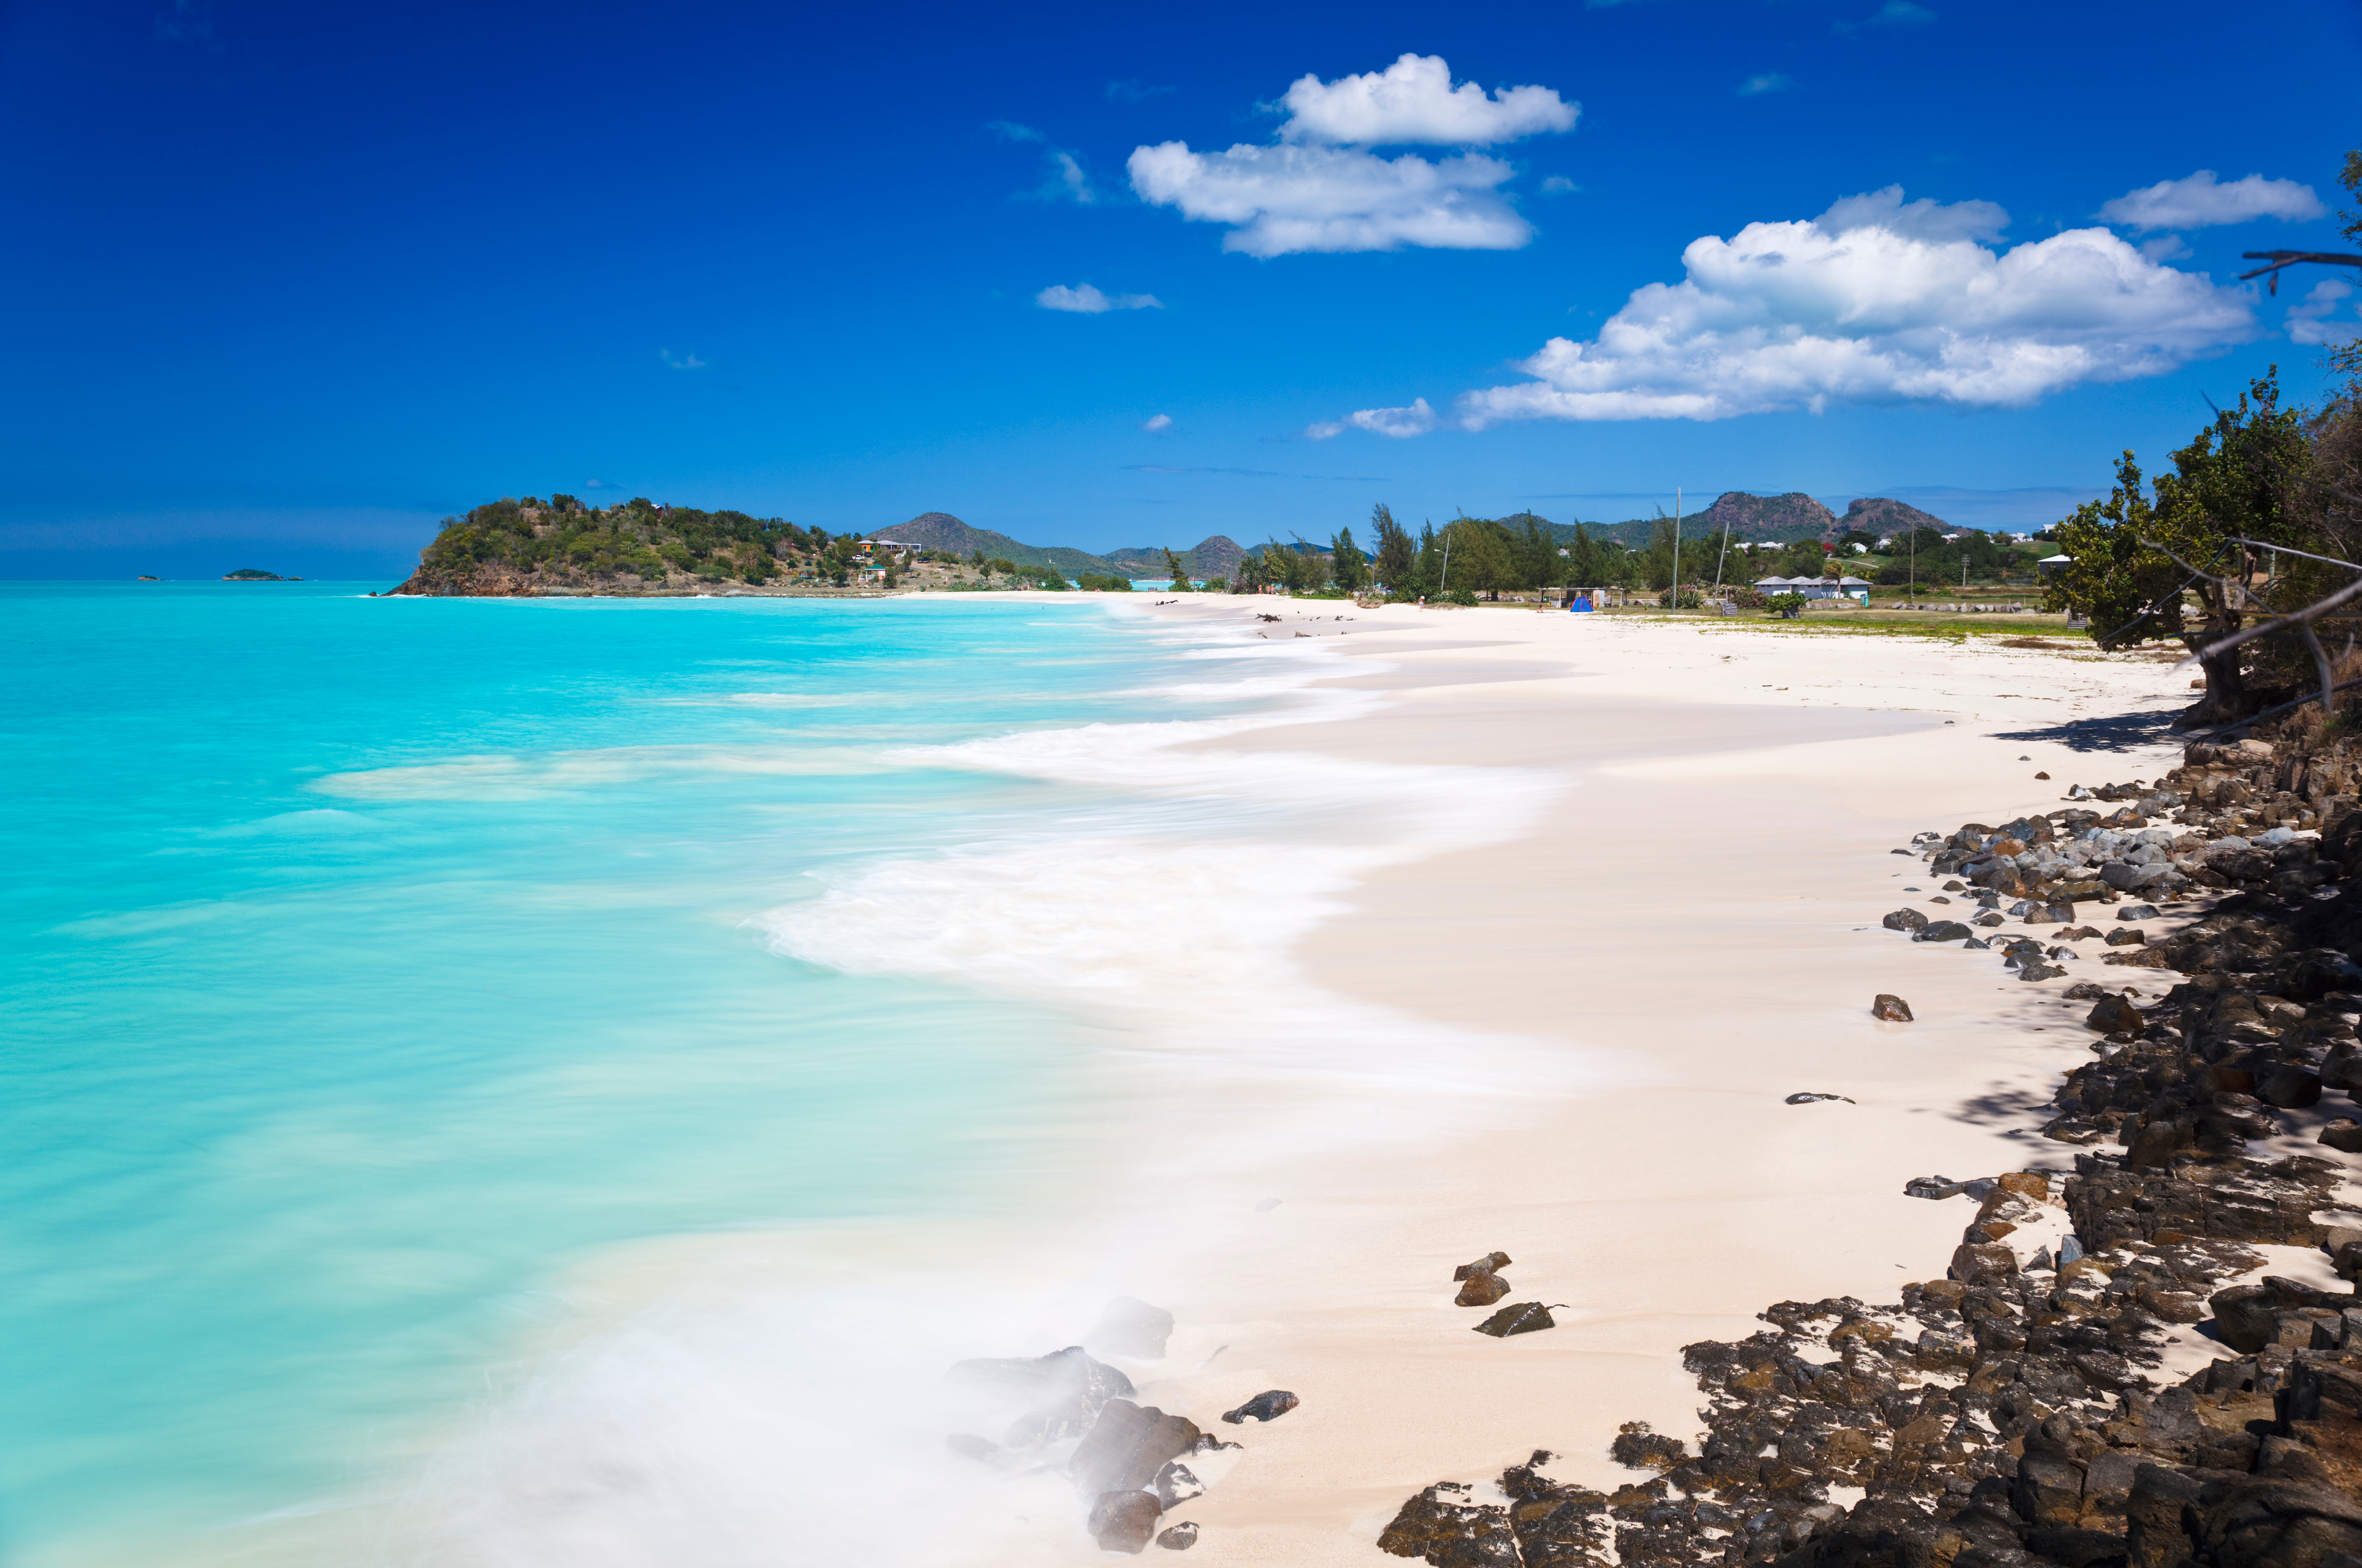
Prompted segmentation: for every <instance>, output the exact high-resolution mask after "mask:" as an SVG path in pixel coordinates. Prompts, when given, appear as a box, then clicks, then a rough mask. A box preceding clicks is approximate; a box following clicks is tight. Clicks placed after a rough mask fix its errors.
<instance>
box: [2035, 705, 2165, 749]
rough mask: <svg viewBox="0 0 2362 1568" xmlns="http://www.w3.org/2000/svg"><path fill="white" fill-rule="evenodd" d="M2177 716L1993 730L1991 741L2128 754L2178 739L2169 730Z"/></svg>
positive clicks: (2151, 714)
mask: <svg viewBox="0 0 2362 1568" xmlns="http://www.w3.org/2000/svg"><path fill="white" fill-rule="evenodd" d="M2181 714H2182V709H2180V708H2178V707H2158V708H2151V709H2149V710H2147V712H2143V713H2119V714H2115V715H2113V716H2111V717H2109V718H2070V719H2069V720H2068V721H2067V722H2066V723H2064V724H2047V725H2045V726H2043V727H2042V728H2041V729H2003V730H1997V731H1995V733H1994V739H1996V740H2021V741H2023V740H2047V741H2053V742H2056V743H2057V744H2058V745H2061V746H2064V747H2066V748H2067V749H2068V750H2069V751H2132V750H2134V749H2135V748H2136V747H2140V746H2154V745H2157V744H2158V743H2160V742H2162V741H2167V740H2174V739H2176V738H2177V737H2179V736H2180V733H2181V731H2180V730H2177V729H2174V728H2173V721H2174V720H2175V719H2177V718H2180V717H2181Z"/></svg>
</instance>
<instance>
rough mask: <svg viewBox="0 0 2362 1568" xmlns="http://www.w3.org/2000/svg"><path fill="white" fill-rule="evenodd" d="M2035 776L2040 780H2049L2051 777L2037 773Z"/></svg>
mask: <svg viewBox="0 0 2362 1568" xmlns="http://www.w3.org/2000/svg"><path fill="white" fill-rule="evenodd" d="M2034 776H2035V777H2036V778H2038V779H2047V778H2048V777H2049V776H2050V775H2049V774H2048V773H2036V774H2035V775H2034Z"/></svg>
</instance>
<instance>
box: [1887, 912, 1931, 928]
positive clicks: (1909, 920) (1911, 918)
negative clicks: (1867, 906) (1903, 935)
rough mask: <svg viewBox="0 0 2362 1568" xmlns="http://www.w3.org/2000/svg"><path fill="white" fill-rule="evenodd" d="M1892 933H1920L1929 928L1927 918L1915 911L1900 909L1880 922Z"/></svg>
mask: <svg viewBox="0 0 2362 1568" xmlns="http://www.w3.org/2000/svg"><path fill="white" fill-rule="evenodd" d="M1879 924H1880V925H1882V926H1883V927H1886V928H1887V929H1888V930H1890V931H1920V930H1925V929H1926V926H1927V917H1926V916H1925V915H1922V914H1920V913H1919V912H1918V911H1917V910H1915V909H1898V910H1895V911H1894V912H1893V914H1891V915H1889V916H1886V918H1885V919H1883V920H1882V921H1880V922H1879Z"/></svg>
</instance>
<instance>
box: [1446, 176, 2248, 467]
mask: <svg viewBox="0 0 2362 1568" xmlns="http://www.w3.org/2000/svg"><path fill="white" fill-rule="evenodd" d="M1880 214H1883V216H1881V215H1880ZM2006 221H2007V214H2003V212H2002V211H2001V210H2000V209H1999V208H1997V207H1994V206H1993V205H1992V203H1982V202H1974V203H1955V204H1953V205H1951V206H1939V205H1937V204H1934V203H1926V202H1914V203H1909V204H1907V205H1906V204H1904V203H1903V201H1902V192H1901V191H1900V190H1899V189H1890V190H1887V191H1881V192H1873V193H1869V194H1865V195H1861V196H1854V197H1849V198H1847V199H1846V200H1844V201H1841V202H1838V203H1836V204H1834V205H1833V206H1831V207H1830V209H1829V210H1828V212H1827V213H1825V214H1822V215H1821V217H1819V218H1818V219H1815V220H1812V221H1809V222H1791V223H1760V224H1749V225H1748V226H1747V227H1746V228H1744V229H1742V230H1740V231H1739V233H1738V236H1736V237H1734V238H1731V239H1727V240H1725V239H1721V238H1718V237H1716V236H1712V235H1708V236H1705V237H1703V238H1700V239H1697V240H1694V241H1692V242H1691V244H1690V246H1689V247H1688V248H1687V249H1686V250H1684V251H1683V253H1682V259H1683V265H1684V266H1685V268H1686V269H1687V272H1688V276H1687V277H1686V278H1684V279H1683V280H1682V281H1681V282H1679V283H1672V284H1666V283H1651V284H1650V285H1648V286H1647V287H1646V288H1643V289H1639V290H1637V291H1634V293H1633V294H1632V297H1631V298H1630V300H1629V301H1628V302H1626V304H1625V306H1624V308H1623V309H1621V310H1619V311H1618V312H1617V313H1616V314H1615V315H1614V316H1612V317H1610V318H1609V319H1608V320H1607V321H1606V323H1604V324H1603V325H1602V326H1601V328H1600V332H1599V335H1598V337H1597V338H1595V339H1594V340H1593V341H1591V342H1589V343H1576V342H1573V341H1572V340H1570V339H1567V338H1563V337H1554V338H1552V339H1551V340H1550V342H1549V343H1548V344H1547V345H1545V346H1544V347H1543V348H1542V350H1541V352H1540V353H1539V354H1537V355H1535V356H1533V357H1532V358H1531V359H1529V360H1527V361H1525V362H1524V363H1523V364H1522V365H1520V366H1519V367H1518V368H1519V369H1521V370H1524V371H1525V372H1526V373H1527V374H1528V375H1529V376H1531V377H1532V378H1533V379H1532V380H1529V381H1525V382H1521V383H1518V384H1517V385H1515V386H1507V387H1494V388H1489V389H1485V390H1481V391H1473V392H1469V393H1466V394H1464V395H1463V396H1462V399H1461V401H1460V413H1461V422H1462V424H1463V425H1465V426H1466V427H1467V428H1469V429H1472V430H1473V429H1481V428H1483V427H1484V426H1485V425H1488V424H1493V423H1496V422H1500V421H1503V420H1512V419H1563V420H1628V419H1694V420H1713V419H1727V418H1730V417H1732V416H1734V415H1738V414H1747V413H1763V412H1769V411H1775V410H1781V409H1795V408H1804V409H1810V410H1812V411H1815V412H1818V411H1821V410H1822V409H1824V408H1825V407H1827V405H1828V404H1830V403H1833V402H1835V403H1896V402H1933V403H1948V404H1951V405H1954V406H1957V407H1966V408H2007V407H2023V406H2025V405H2026V404H2029V403H2033V402H2035V401H2037V400H2040V399H2041V398H2043V397H2045V396H2047V395H2048V394H2050V393H2052V392H2057V391H2060V390H2063V389H2066V388H2069V387H2073V386H2077V385H2080V384H2083V383H2087V382H2112V381H2122V380H2126V379H2130V378H2134V377H2139V376H2154V375H2160V374H2163V373H2164V372H2166V371H2168V370H2171V369H2173V368H2174V367H2177V366H2180V365H2182V364H2184V363H2186V362H2188V361H2190V360H2192V359H2196V358H2201V357H2204V356H2211V355H2213V354H2215V353H2217V352H2220V351H2221V350H2222V349H2224V348H2225V347H2227V346H2228V345H2232V344H2235V343H2239V342H2243V341H2245V340H2246V339H2247V338H2249V337H2252V336H2253V335H2254V334H2255V320H2254V315H2253V313H2252V312H2251V311H2250V309H2249V306H2248V302H2247V298H2246V295H2245V294H2244V293H2242V292H2240V291H2234V290H2230V289H2222V288H2217V287H2216V286H2215V285H2214V284H2213V281H2212V280H2209V279H2207V278H2206V277H2204V276H2202V275H2199V274H2192V273H2187V272H2178V271H2175V270H2174V269H2171V268H2169V267H2164V266H2161V265H2159V264H2158V263H2157V262H2155V261H2153V260H2151V259H2149V258H2147V257H2144V256H2142V255H2141V254H2140V253H2139V252H2138V251H2136V250H2135V249H2134V248H2133V247H2131V246H2130V245H2128V244H2126V243H2125V241H2124V240H2122V239H2119V238H2118V237H2116V236H2114V235H2113V234H2110V233H2109V232H2108V231H2107V230H2105V229H2098V228H2092V229H2070V230H2069V231H2067V232H2065V233H2063V234H2057V235H2053V236H2049V237H2048V238H2046V239H2042V240H2038V241H2036V242H2034V243H2032V244H2028V245H2021V246H2018V247H2014V248H2012V249H2009V250H2005V251H2004V250H2000V249H1997V248H1988V247H1986V245H1984V244H1982V243H1980V241H1981V239H1983V238H1985V237H1987V236H1991V235H1992V234H1993V233H1995V232H1997V231H1998V229H1999V228H2000V227H2001V226H2002V225H2003V224H2004V223H2006Z"/></svg>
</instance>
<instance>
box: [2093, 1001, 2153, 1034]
mask: <svg viewBox="0 0 2362 1568" xmlns="http://www.w3.org/2000/svg"><path fill="white" fill-rule="evenodd" d="M2079 1000H2080V999H2079ZM2142 1023H2143V1019H2142V1018H2141V1014H2140V1009H2139V1008H2137V1007H2136V1006H2134V1005H2133V1004H2132V1003H2129V1002H2127V1001H2125V999H2124V998H2123V997H2121V996H2104V995H2103V996H2102V997H2101V998H2100V1000H2099V1001H2097V1002H2095V1003H2092V1011H2091V1012H2090V1013H2089V1014H2086V1015H2085V1017H2084V1019H2083V1024H2084V1026H2085V1027H2087V1028H2092V1029H2096V1030H2098V1031H2099V1032H2100V1033H2101V1034H2103V1035H2124V1034H2130V1033H2131V1032H2133V1031H2134V1030H2136V1029H2138V1028H2139V1027H2140V1026H2141V1025H2142Z"/></svg>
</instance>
